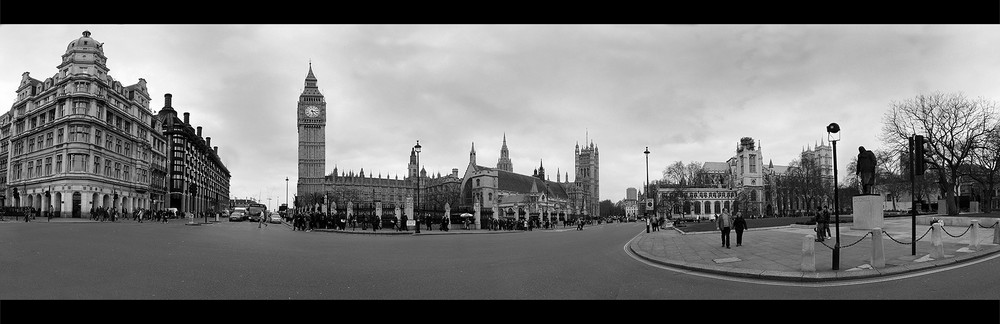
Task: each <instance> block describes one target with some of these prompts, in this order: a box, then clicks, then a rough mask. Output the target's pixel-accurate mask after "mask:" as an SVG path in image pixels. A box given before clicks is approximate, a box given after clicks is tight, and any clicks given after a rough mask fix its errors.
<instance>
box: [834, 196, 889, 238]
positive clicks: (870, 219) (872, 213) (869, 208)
mask: <svg viewBox="0 0 1000 324" xmlns="http://www.w3.org/2000/svg"><path fill="white" fill-rule="evenodd" d="M853 217H854V223H852V224H851V229H860V230H872V229H874V228H876V227H877V228H885V219H884V218H883V217H882V196H881V195H874V194H868V195H856V196H854V215H853ZM831 221H832V220H831Z"/></svg>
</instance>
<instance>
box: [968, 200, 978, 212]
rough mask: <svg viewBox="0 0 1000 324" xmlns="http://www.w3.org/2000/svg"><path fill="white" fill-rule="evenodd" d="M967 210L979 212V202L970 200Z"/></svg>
mask: <svg viewBox="0 0 1000 324" xmlns="http://www.w3.org/2000/svg"><path fill="white" fill-rule="evenodd" d="M969 212H970V213H978V212H979V202H978V201H970V202H969Z"/></svg>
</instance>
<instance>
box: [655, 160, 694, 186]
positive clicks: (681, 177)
mask: <svg viewBox="0 0 1000 324" xmlns="http://www.w3.org/2000/svg"><path fill="white" fill-rule="evenodd" d="M703 172H704V170H703V169H702V163H701V162H698V161H691V162H689V163H687V164H684V162H683V161H674V163H671V164H670V165H668V166H667V168H666V169H664V170H663V181H664V182H666V183H668V184H681V183H683V184H685V185H701V184H702V183H701V182H702V177H701V174H702V173H703Z"/></svg>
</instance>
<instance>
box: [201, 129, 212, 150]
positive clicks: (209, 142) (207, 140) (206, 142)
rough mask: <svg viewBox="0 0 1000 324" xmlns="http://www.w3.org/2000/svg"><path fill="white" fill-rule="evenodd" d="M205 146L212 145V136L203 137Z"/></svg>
mask: <svg viewBox="0 0 1000 324" xmlns="http://www.w3.org/2000/svg"><path fill="white" fill-rule="evenodd" d="M199 129H201V128H200V127H199ZM205 146H212V138H211V137H206V138H205Z"/></svg>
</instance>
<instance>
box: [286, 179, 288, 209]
mask: <svg viewBox="0 0 1000 324" xmlns="http://www.w3.org/2000/svg"><path fill="white" fill-rule="evenodd" d="M285 205H288V177H285ZM286 208H287V207H286Z"/></svg>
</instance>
